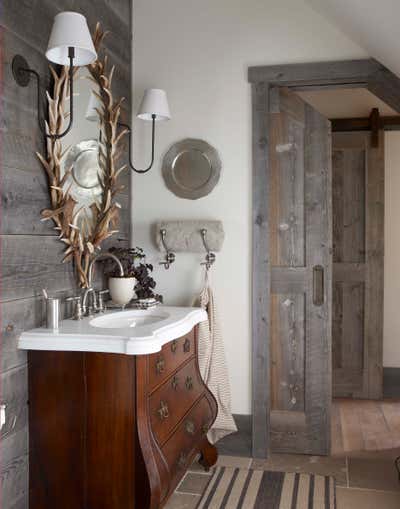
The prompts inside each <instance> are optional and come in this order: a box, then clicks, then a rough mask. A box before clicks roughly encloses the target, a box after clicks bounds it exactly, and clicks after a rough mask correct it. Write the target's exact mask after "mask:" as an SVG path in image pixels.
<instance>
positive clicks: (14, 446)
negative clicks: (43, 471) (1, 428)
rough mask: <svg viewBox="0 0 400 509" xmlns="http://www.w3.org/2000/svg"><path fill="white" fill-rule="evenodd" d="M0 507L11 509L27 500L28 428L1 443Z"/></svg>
mask: <svg viewBox="0 0 400 509" xmlns="http://www.w3.org/2000/svg"><path fill="white" fill-rule="evenodd" d="M0 482H1V488H2V489H1V495H0V496H1V507H2V508H4V509H6V508H7V509H8V508H12V507H13V506H14V504H15V503H16V502H17V501H18V504H22V502H21V500H20V499H21V498H23V500H24V501H25V503H27V498H28V428H27V427H25V428H23V429H22V430H20V431H18V433H13V434H11V435H9V436H7V437H6V438H4V439H2V441H1V474H0Z"/></svg>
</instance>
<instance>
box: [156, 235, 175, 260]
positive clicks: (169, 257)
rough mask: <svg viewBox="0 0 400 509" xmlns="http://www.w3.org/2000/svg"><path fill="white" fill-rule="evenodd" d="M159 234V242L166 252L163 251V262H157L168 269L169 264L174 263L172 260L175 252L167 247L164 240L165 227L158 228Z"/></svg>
mask: <svg viewBox="0 0 400 509" xmlns="http://www.w3.org/2000/svg"><path fill="white" fill-rule="evenodd" d="M160 235H161V242H162V245H163V246H164V249H165V251H166V253H165V260H164V261H163V262H159V264H160V265H164V268H165V269H169V268H170V266H171V264H172V263H174V261H175V254H174V253H173V252H172V251H170V250H169V249H168V247H167V244H166V242H165V238H166V236H167V230H166V229H165V228H163V229H161V230H160Z"/></svg>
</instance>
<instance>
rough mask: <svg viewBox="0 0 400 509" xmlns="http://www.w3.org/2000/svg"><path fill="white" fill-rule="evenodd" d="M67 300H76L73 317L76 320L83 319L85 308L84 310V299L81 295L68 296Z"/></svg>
mask: <svg viewBox="0 0 400 509" xmlns="http://www.w3.org/2000/svg"><path fill="white" fill-rule="evenodd" d="M65 300H66V301H70V302H75V307H74V315H73V319H74V320H82V318H83V310H82V299H81V297H80V295H78V296H75V297H67V298H66V299H65Z"/></svg>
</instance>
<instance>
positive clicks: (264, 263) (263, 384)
mask: <svg viewBox="0 0 400 509" xmlns="http://www.w3.org/2000/svg"><path fill="white" fill-rule="evenodd" d="M268 96H269V87H268V85H266V84H264V83H260V84H254V85H252V111H253V140H252V150H253V274H252V283H253V284H252V323H253V331H252V334H253V351H252V380H253V382H252V385H253V394H252V403H253V405H252V406H253V408H252V413H253V421H252V433H253V456H254V457H255V458H265V457H266V456H267V451H268V447H269V398H270V395H269V391H268V390H267V380H268V379H269V342H270V330H269V328H270V323H269V305H270V295H269V293H270V292H269V288H270V284H271V278H270V270H269V268H270V261H269V253H268V206H269V205H268V198H269V187H268V183H269V165H268V143H269V139H268V99H269V97H268Z"/></svg>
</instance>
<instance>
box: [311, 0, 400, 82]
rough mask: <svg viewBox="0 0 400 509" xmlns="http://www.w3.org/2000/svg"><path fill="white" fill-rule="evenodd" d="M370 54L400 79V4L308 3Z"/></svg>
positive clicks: (362, 0) (389, 0)
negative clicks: (399, 76)
mask: <svg viewBox="0 0 400 509" xmlns="http://www.w3.org/2000/svg"><path fill="white" fill-rule="evenodd" d="M306 1H307V2H308V3H309V4H310V5H312V6H313V8H314V9H315V10H316V11H317V12H319V13H321V14H322V15H324V16H326V19H327V20H329V21H330V22H332V23H335V25H336V26H337V27H338V29H340V30H342V31H343V33H344V34H346V36H347V37H350V38H351V39H352V40H353V41H355V42H356V43H357V44H360V45H361V46H362V47H363V48H365V49H366V50H367V51H368V53H369V54H370V55H371V56H372V57H374V58H376V59H377V60H379V61H380V62H381V63H382V64H384V65H386V66H387V67H388V68H389V69H391V70H392V71H393V72H395V73H397V74H398V75H400V60H399V53H400V38H399V18H400V2H399V0H380V1H379V2H377V1H376V0H306Z"/></svg>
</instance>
